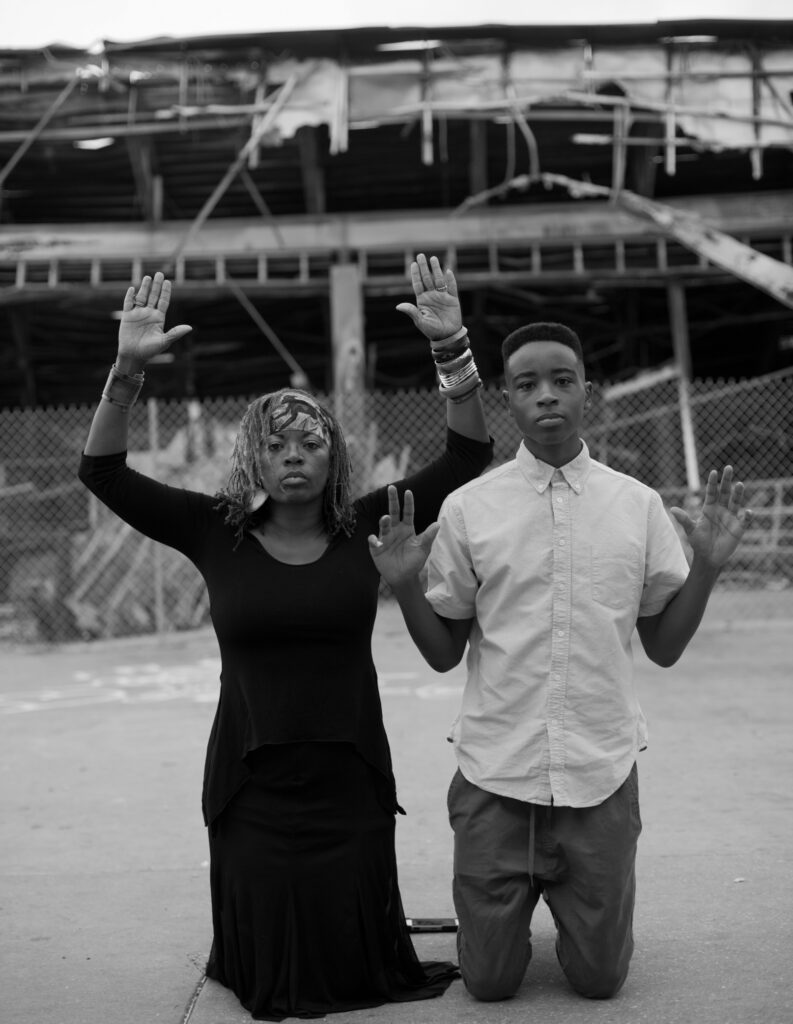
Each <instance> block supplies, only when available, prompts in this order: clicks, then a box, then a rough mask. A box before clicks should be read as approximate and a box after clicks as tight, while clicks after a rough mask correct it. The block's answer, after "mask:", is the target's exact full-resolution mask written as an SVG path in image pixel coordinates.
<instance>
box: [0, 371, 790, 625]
mask: <svg viewBox="0 0 793 1024" xmlns="http://www.w3.org/2000/svg"><path fill="white" fill-rule="evenodd" d="M791 385H793V371H790V372H787V373H783V374H777V375H774V376H769V377H764V378H758V379H754V380H749V381H742V382H736V383H724V382H703V381H700V382H694V383H693V384H692V385H690V386H689V387H688V388H682V386H681V385H680V384H679V382H678V381H676V380H674V379H670V380H664V381H661V382H660V383H656V384H654V385H652V386H649V387H646V388H641V389H639V390H637V389H635V388H634V389H633V390H626V389H624V388H623V389H620V388H618V387H615V388H607V387H606V388H598V389H597V391H596V395H595V402H594V408H593V410H592V412H591V413H590V415H589V418H588V423H587V426H586V430H585V437H586V439H587V442H588V444H589V446H590V449H591V451H592V454H593V456H594V457H595V458H598V459H600V460H602V461H604V462H606V463H608V464H609V465H611V466H613V467H614V468H615V469H619V470H622V471H624V472H627V473H630V474H631V475H633V476H635V477H637V478H638V479H640V480H642V481H644V482H645V483H647V484H649V485H651V486H653V487H655V488H657V489H658V490H659V491H660V492H661V494H662V495H663V497H664V499H665V500H666V501H668V503H669V504H679V505H686V504H691V505H695V504H696V500H697V495H696V494H694V493H692V489H693V488H694V487H695V486H696V478H697V476H698V474H700V473H701V474H703V476H704V474H706V473H707V471H708V470H709V469H711V468H720V467H721V466H722V465H724V464H726V463H730V464H732V465H733V467H734V468H735V471H736V474H737V476H738V477H739V478H740V479H743V480H744V481H745V483H746V486H747V490H748V493H749V504H750V505H751V507H752V508H753V509H754V511H755V518H754V524H753V526H752V528H751V530H750V531H749V533H748V535H747V537H746V538H745V540H744V543H743V545H742V547H741V549H740V551H739V553H738V554H737V555H736V556H735V557H734V559H733V560H732V562H731V563H730V566H729V569H728V571H726V572H725V573H724V574H723V575H722V578H721V580H720V582H719V585H718V590H719V592H718V594H714V599H713V600H714V602H718V606H719V609H720V614H721V615H723V616H724V617H726V618H729V619H733V620H739V619H740V620H745V619H752V620H766V619H777V620H779V619H793V458H792V455H793V390H791ZM484 400H485V403H486V407H487V411H488V419H489V423H490V429H491V432H492V434H493V436H494V437H495V438H496V452H495V463H496V464H498V463H501V462H504V461H506V460H507V459H510V458H512V457H513V455H514V452H515V450H516V448H517V444H518V440H519V437H518V434H517V432H516V430H515V426H514V423H513V422H512V420H511V419H510V418H509V415H508V414H507V412H506V410H505V409H504V407H503V404H502V402H501V397H500V393H499V392H498V390H496V389H489V390H486V391H485V392H484ZM331 402H332V400H331ZM245 405H246V401H245V400H244V399H228V400H213V401H207V402H203V403H199V402H198V401H195V400H185V401H177V402H169V403H163V402H157V401H155V400H149V401H148V402H143V403H141V404H139V405H137V406H136V407H135V408H134V409H133V411H132V414H131V431H130V443H129V449H130V457H129V458H130V463H131V464H132V465H133V466H134V467H135V468H137V469H140V470H142V471H143V472H147V473H150V474H151V475H153V476H155V477H157V478H158V479H160V480H163V481H166V482H168V483H172V484H175V485H178V486H184V487H189V488H193V489H196V490H203V491H207V492H210V493H213V492H214V491H216V490H217V489H218V487H220V486H221V484H222V483H223V482H224V480H225V476H226V474H227V473H228V465H229V462H228V459H229V454H230V451H231V446H232V444H233V441H234V436H235V432H236V429H237V424H238V423H239V419H240V417H241V415H242V412H243V411H244V409H245ZM681 410H682V414H681ZM337 412H338V413H339V414H340V415H341V417H342V420H343V422H344V424H345V428H346V432H347V436H348V441H349V444H350V448H351V451H352V455H353V461H354V466H355V481H354V482H355V489H356V491H357V492H358V493H361V492H363V491H365V490H367V489H369V488H371V487H374V486H379V485H381V484H383V483H386V482H388V481H390V480H393V479H396V478H398V477H400V476H403V475H404V474H405V473H408V472H411V471H412V470H414V469H416V468H417V467H419V466H421V465H423V464H424V463H425V462H427V461H428V460H429V459H431V458H433V457H434V456H435V455H437V454H438V453H439V452H440V450H441V448H442V445H443V416H444V413H443V403H442V401H441V400H440V398H439V396H438V394H437V392H435V391H431V392H397V393H370V394H366V395H364V396H361V397H360V399H357V400H355V401H353V400H346V401H345V403H344V405H343V407H338V406H337ZM91 415H92V410H91V409H89V408H85V407H83V408H66V409H50V410H41V409H39V410H33V411H5V412H0V641H1V640H5V641H7V642H8V641H12V642H23V643H24V642H42V641H43V642H62V641H69V640H75V639H91V638H99V637H110V636H124V635H134V634H147V633H157V632H161V631H171V630H185V629H191V628H196V627H199V626H203V625H205V624H207V622H208V604H207V599H206V594H205V591H204V587H203V584H202V581H201V578H200V576H199V575H198V573H197V572H196V570H195V569H194V568H193V566H192V565H191V564H190V563H189V562H188V561H187V559H185V558H184V557H183V556H182V555H180V554H178V553H176V552H173V551H171V550H170V549H167V548H164V547H162V546H161V545H157V544H153V543H152V542H151V541H149V540H147V539H146V538H144V537H142V536H141V535H140V534H138V533H136V532H135V531H134V530H132V529H130V528H129V527H127V526H126V525H125V524H123V523H121V522H120V521H119V520H118V519H117V518H116V517H115V516H113V515H112V514H111V513H109V512H108V511H107V510H106V509H105V508H104V507H103V506H102V505H101V504H100V503H99V502H98V501H97V500H96V499H95V498H94V497H93V496H92V495H90V494H89V493H88V491H87V490H86V489H85V488H84V487H83V486H82V485H81V484H80V483H79V481H78V480H77V479H76V467H77V461H78V458H79V452H80V450H81V448H82V445H83V443H84V440H85V437H86V434H87V431H88V425H89V423H90V419H91Z"/></svg>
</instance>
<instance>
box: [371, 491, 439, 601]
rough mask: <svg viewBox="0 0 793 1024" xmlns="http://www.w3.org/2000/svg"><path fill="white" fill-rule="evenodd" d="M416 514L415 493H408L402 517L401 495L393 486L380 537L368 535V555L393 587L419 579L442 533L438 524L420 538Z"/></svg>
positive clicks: (428, 529)
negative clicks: (433, 545) (414, 524)
mask: <svg viewBox="0 0 793 1024" xmlns="http://www.w3.org/2000/svg"><path fill="white" fill-rule="evenodd" d="M413 514H414V511H413V492H412V491H405V503H404V508H403V510H402V516H401V517H400V515H399V495H398V493H397V489H396V487H394V485H393V484H391V485H390V486H389V488H388V515H385V516H381V518H380V535H379V536H378V537H375V535H374V534H370V535H369V551H370V553H371V556H372V558H373V559H374V564H375V565H376V566H377V570H378V572H379V573H380V575H381V576H382V577H383V579H384V580H385V581H386V583H388V584H389V585H390V586H392V587H397V586H399V584H400V583H405V582H407V581H408V580H410V579H412V578H413V577H415V576H418V574H419V573H420V572H421V570H422V569H423V568H424V563H425V562H426V561H427V556H428V555H429V553H430V548H431V547H432V542H433V540H434V539H435V535H436V534H437V532H438V530H439V529H440V527H439V526H438V524H437V523H432V524H431V525H430V526H428V527H427V529H426V530H425V531H424V533H421V534H419V536H418V537H417V536H416V530H415V528H414V526H413Z"/></svg>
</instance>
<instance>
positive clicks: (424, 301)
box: [397, 252, 463, 341]
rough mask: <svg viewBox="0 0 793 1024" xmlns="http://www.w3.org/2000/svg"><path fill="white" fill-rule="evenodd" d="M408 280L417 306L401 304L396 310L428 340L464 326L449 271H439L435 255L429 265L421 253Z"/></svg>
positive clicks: (446, 334) (455, 283)
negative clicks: (409, 320)
mask: <svg viewBox="0 0 793 1024" xmlns="http://www.w3.org/2000/svg"><path fill="white" fill-rule="evenodd" d="M410 280H411V283H412V285H413V293H414V294H415V296H416V305H415V306H414V305H413V303H412V302H400V303H399V305H398V306H397V309H398V310H399V311H400V312H401V313H406V314H407V315H408V316H409V317H410V319H411V320H412V321H413V323H414V324H415V325H416V327H418V329H419V330H420V331H421V333H422V334H423V335H424V337H425V338H429V340H430V341H436V340H438V339H439V338H448V337H450V336H451V335H452V334H456V333H457V331H459V329H460V328H461V327H462V325H463V314H462V310H461V309H460V300H459V299H458V298H457V282H456V281H455V279H454V274H453V273H452V271H451V270H445V271H444V270H442V269H441V265H440V263H439V261H438V258H437V256H433V257H431V259H430V261H429V263H428V262H427V257H426V256H425V255H424V253H423V252H420V253H419V254H418V256H417V257H416V259H415V260H414V261H413V263H411V264H410Z"/></svg>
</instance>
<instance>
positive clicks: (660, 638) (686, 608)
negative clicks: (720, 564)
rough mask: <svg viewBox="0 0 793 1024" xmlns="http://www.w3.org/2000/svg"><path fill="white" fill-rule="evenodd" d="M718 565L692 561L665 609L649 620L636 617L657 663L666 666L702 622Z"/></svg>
mask: <svg viewBox="0 0 793 1024" xmlns="http://www.w3.org/2000/svg"><path fill="white" fill-rule="evenodd" d="M719 572H720V570H719V569H716V568H713V567H712V566H709V565H706V564H705V565H703V564H702V563H698V562H697V560H696V559H695V560H694V562H693V563H692V565H691V569H690V571H689V574H688V578H687V579H686V582H685V583H684V584H683V586H682V587H681V588H680V590H679V591H678V592H677V594H675V596H674V597H673V598H672V600H671V601H670V602H669V604H668V605H667V606H666V608H664V610H663V611H662V612H661V613H660V614H658V615H655V616H652V617H651V619H650V620H648V621H645V620H641V619H640V620H639V635H640V637H641V641H642V645H643V646H644V649H645V651H646V653H647V656H648V657H649V658H651V659H652V660H653V661H654V662H655V663H656V664H658V665H661V666H663V667H664V668H668V667H669V666H670V665H674V663H675V662H676V661H677V660H678V658H679V657H680V655H681V654H682V653H683V651H684V650H685V649H686V647H687V646H688V644H689V642H690V641H691V639H692V637H693V636H694V634H695V633H696V631H697V629H698V628H699V624H700V623H701V622H702V616H703V615H704V614H705V609H706V608H707V606H708V600H709V598H710V595H711V592H712V590H713V587H714V584H715V583H716V580H717V579H718V578H719Z"/></svg>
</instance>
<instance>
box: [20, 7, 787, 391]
mask: <svg viewBox="0 0 793 1024" xmlns="http://www.w3.org/2000/svg"><path fill="white" fill-rule="evenodd" d="M792 95H793V21H791V22H782V23H780V22H763V21H757V22H753V21H719V22H715V21H696V22H695V21H691V22H675V23H655V24H641V25H614V26H607V25H599V26H531V25H527V26H510V27H506V26H491V25H483V26H479V27H459V28H444V29H434V28H420V29H419V28H415V29H411V28H401V29H386V28H383V29H380V28H362V29H350V30H339V31H313V32H279V33H265V34H252V35H241V36H216V37H211V38H210V37H202V38H189V37H188V38H167V39H150V40H143V41H140V42H136V43H129V44H114V43H111V42H105V43H104V44H103V45H101V46H97V47H94V48H93V49H92V50H91V52H84V51H76V50H73V49H68V48H65V47H60V46H56V45H53V46H52V47H49V48H47V49H44V50H36V51H0V405H2V406H4V407H19V406H27V407H33V406H40V405H53V404H60V403H65V402H83V401H86V402H88V401H92V400H93V398H94V396H95V395H96V394H97V393H98V389H99V387H100V385H101V382H102V378H103V373H104V372H105V366H106V363H107V355H108V352H109V351H111V349H112V343H113V336H114V333H115V328H114V324H113V321H112V319H111V318H112V316H113V313H114V311H115V310H117V308H118V306H119V303H120V297H121V296H122V295H123V292H124V289H125V288H126V286H127V284H128V283H130V282H131V281H135V280H136V279H138V278H139V276H140V275H141V274H142V273H145V272H151V271H153V270H155V269H158V268H161V269H164V270H165V271H167V272H168V273H169V274H170V275H171V276H172V277H173V279H174V281H175V282H176V288H175V292H176V302H175V304H174V308H173V311H172V314H171V322H172V323H176V322H186V323H190V324H192V325H193V327H194V331H193V334H192V335H191V336H190V338H189V339H188V340H187V341H186V342H185V343H184V344H183V345H182V346H180V347H179V348H178V349H177V350H176V351H175V352H174V359H173V361H172V362H171V363H170V364H167V365H164V366H162V367H160V368H159V369H158V370H157V371H156V372H155V373H153V374H152V375H151V382H150V387H151V388H153V389H154V391H153V392H152V393H155V394H158V395H161V396H172V397H177V396H180V395H196V396H198V397H204V396H211V395H234V394H247V393H249V392H250V391H251V390H256V391H263V390H268V389H270V388H273V387H277V386H280V385H282V384H284V383H286V382H288V380H289V379H293V380H294V379H297V380H308V381H309V382H310V384H311V385H312V386H313V387H316V388H319V389H323V390H335V389H338V388H340V387H346V388H358V387H369V388H374V387H377V388H386V389H388V388H399V387H421V386H430V385H431V384H432V379H433V378H432V367H431V365H430V364H428V361H427V360H426V358H425V353H424V352H423V350H422V347H421V345H420V344H417V340H416V338H415V336H414V333H413V331H412V329H411V327H410V324H409V323H408V321H407V320H405V319H404V318H403V317H402V315H401V314H398V313H396V312H395V311H394V306H395V304H396V303H397V302H398V301H401V300H403V299H405V298H407V297H409V285H408V277H407V267H408V265H409V262H410V259H411V257H412V256H413V255H414V253H415V252H417V251H422V250H424V251H426V252H428V253H435V254H437V255H438V256H439V257H441V259H444V260H448V261H449V262H450V263H451V265H452V266H453V267H454V268H455V270H456V272H457V275H458V279H459V282H460V287H461V291H462V293H463V297H464V300H463V301H464V312H465V317H466V322H467V323H468V325H469V328H470V332H471V337H472V344H473V346H474V349H475V352H476V356H477V359H478V361H479V364H480V367H481V370H482V372H483V374H484V376H485V377H486V378H487V379H488V380H496V379H497V378H498V376H499V374H500V360H499V342H500V340H501V338H503V336H504V335H505V334H506V333H507V332H508V331H509V330H510V329H512V328H514V327H515V326H517V325H519V324H520V323H524V322H527V321H529V320H532V319H542V320H562V321H565V322H567V323H570V324H571V325H572V326H573V327H575V328H576V329H578V330H579V332H580V334H581V336H582V338H584V340H585V343H586V346H587V353H588V361H589V369H590V372H591V374H592V375H593V376H594V377H595V379H599V380H610V381H620V380H624V379H627V378H631V377H633V376H635V375H636V374H637V373H639V372H640V371H647V370H651V369H654V368H658V367H661V366H665V365H667V364H668V363H669V362H670V361H671V360H674V358H675V355H677V357H678V360H681V359H682V360H684V361H687V362H688V363H689V364H690V366H687V367H686V369H687V372H691V373H693V374H694V375H695V376H699V377H724V376H729V377H746V376H753V375H757V374H759V373H764V372H768V371H772V370H774V369H777V368H779V367H780V366H784V365H786V364H787V363H789V362H790V359H791V348H790V346H791V344H792V343H791V335H793V327H792V326H791V324H793V320H792V316H793V315H792V314H791V312H790V306H791V302H792V301H793V300H791V299H790V290H789V289H790V282H791V275H793V271H792V270H791V261H792V259H793V257H792V255H791V246H792V240H793V202H792V201H791V200H793V98H792ZM650 201H651V202H650ZM681 222H684V223H681ZM707 229H711V233H712V234H711V239H710V248H709V249H708V248H703V246H704V241H703V237H702V236H703V235H704V233H705V231H706V230H707ZM713 233H723V235H724V236H725V237H721V235H720V234H713ZM714 238H715V241H714ZM698 241H702V245H700V246H698V245H697V242H698ZM730 241H732V242H733V243H734V246H735V248H736V249H737V250H738V251H737V252H732V253H731V252H728V251H727V250H728V249H729V243H730ZM739 245H744V246H747V247H749V249H748V251H746V250H744V251H741V250H740V249H739ZM719 257H722V258H721V260H720V258H719ZM764 258H765V259H764ZM758 260H760V261H761V262H765V264H766V266H765V267H757V266H755V265H754V264H756V263H757V261H758ZM742 268H743V269H742ZM752 275H754V276H752ZM773 286H776V289H777V290H776V291H775V290H774V287H773ZM786 289H787V291H786ZM786 296H787V298H786Z"/></svg>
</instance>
